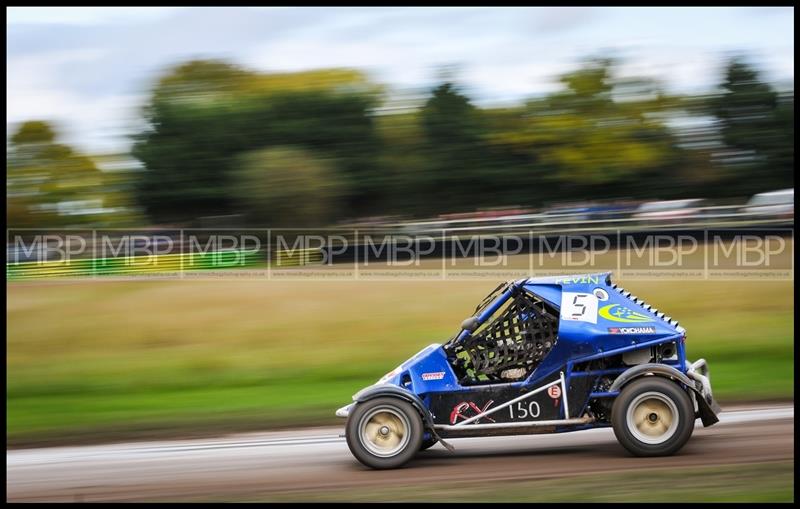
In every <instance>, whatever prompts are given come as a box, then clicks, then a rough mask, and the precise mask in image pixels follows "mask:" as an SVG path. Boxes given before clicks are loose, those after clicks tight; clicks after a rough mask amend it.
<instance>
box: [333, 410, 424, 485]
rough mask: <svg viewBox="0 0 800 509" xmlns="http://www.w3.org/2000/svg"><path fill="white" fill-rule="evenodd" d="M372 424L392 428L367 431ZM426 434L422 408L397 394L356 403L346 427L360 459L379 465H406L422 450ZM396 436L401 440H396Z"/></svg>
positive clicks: (380, 466) (382, 467)
mask: <svg viewBox="0 0 800 509" xmlns="http://www.w3.org/2000/svg"><path fill="white" fill-rule="evenodd" d="M368 424H369V426H370V427H372V428H374V427H376V426H380V427H381V428H384V427H385V428H390V429H389V430H388V431H387V432H386V434H385V435H383V434H379V433H380V432H379V431H377V430H376V431H375V432H374V433H367V429H368V428H367V425H368ZM401 428H403V429H401ZM379 429H380V428H379ZM422 435H423V427H422V418H421V417H420V415H419V412H417V410H416V409H415V408H414V407H413V406H412V405H411V404H410V403H408V402H406V401H403V400H402V399H399V398H393V397H382V398H375V399H370V400H367V401H365V402H363V403H358V404H356V406H355V407H354V408H353V410H352V411H351V412H350V415H349V416H348V418H347V425H346V428H345V437H346V439H347V446H348V447H349V448H350V452H352V453H353V456H355V457H356V459H357V460H358V461H360V462H361V463H363V464H364V465H366V466H368V467H370V468H375V469H389V468H398V467H400V466H402V465H404V464H405V463H406V462H407V461H408V460H410V459H411V458H413V457H414V455H415V454H416V453H417V452H418V451H419V450H420V447H421V446H422ZM368 436H372V437H374V439H370V438H367V437H368ZM395 440H397V441H398V442H399V443H397V444H395V443H394V442H395ZM365 442H366V443H365ZM381 452H382V454H381Z"/></svg>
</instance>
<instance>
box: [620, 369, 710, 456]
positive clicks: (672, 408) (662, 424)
mask: <svg viewBox="0 0 800 509" xmlns="http://www.w3.org/2000/svg"><path fill="white" fill-rule="evenodd" d="M694 420H695V415H694V407H693V405H692V400H691V398H690V397H689V394H687V393H686V391H685V390H684V389H683V388H681V387H680V386H679V385H678V384H677V383H675V382H671V381H669V380H667V379H665V378H660V377H655V376H648V377H645V378H642V379H639V380H636V381H634V382H631V384H630V385H628V386H626V387H625V388H624V389H623V390H622V393H620V395H619V396H617V399H616V401H614V405H613V407H612V409H611V424H612V426H613V427H614V434H615V435H616V437H617V440H619V443H620V444H622V446H623V447H625V449H627V450H628V451H629V452H631V453H632V454H634V455H636V456H667V455H670V454H674V453H675V452H677V451H678V450H679V449H680V448H681V447H683V446H684V444H686V442H687V441H688V440H689V437H690V436H691V435H692V431H693V430H694Z"/></svg>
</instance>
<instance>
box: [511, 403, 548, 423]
mask: <svg viewBox="0 0 800 509" xmlns="http://www.w3.org/2000/svg"><path fill="white" fill-rule="evenodd" d="M540 411H541V409H540V408H539V403H537V402H535V401H531V402H530V403H528V404H527V405H525V403H523V402H522V401H518V402H517V404H516V405H509V406H508V416H509V417H510V418H511V419H527V418H528V417H530V418H533V419H536V418H537V417H539V413H540Z"/></svg>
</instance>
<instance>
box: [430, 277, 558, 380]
mask: <svg viewBox="0 0 800 509" xmlns="http://www.w3.org/2000/svg"><path fill="white" fill-rule="evenodd" d="M474 320H475V321H474V329H473V330H467V329H462V330H461V331H460V332H459V333H457V334H456V335H454V336H453V337H452V338H451V339H450V340H449V341H448V342H447V343H446V344H445V345H444V350H445V352H446V354H447V359H448V361H449V363H450V365H451V366H452V367H453V371H454V372H455V373H456V375H457V377H458V378H459V383H461V384H462V385H478V384H489V383H498V382H509V381H515V380H521V379H524V378H527V377H528V376H529V375H530V374H531V373H532V372H533V371H534V370H535V369H536V367H537V366H538V365H539V364H540V363H541V361H542V360H543V359H544V358H545V356H547V354H548V353H549V352H550V350H552V348H553V346H554V345H555V343H556V341H557V339H558V325H559V313H558V310H557V309H556V308H555V307H553V306H552V305H550V304H549V303H547V302H546V301H544V300H543V299H541V298H540V297H538V296H537V295H535V294H534V293H532V292H530V291H528V290H527V289H525V288H524V287H523V286H522V284H521V282H513V281H510V282H506V283H502V284H500V285H499V286H498V287H497V288H495V289H494V290H493V291H492V292H491V293H489V295H488V296H487V297H486V298H485V299H484V300H483V301H482V302H481V303H480V304H479V305H478V306H477V307H476V308H475V315H474ZM465 323H466V322H465Z"/></svg>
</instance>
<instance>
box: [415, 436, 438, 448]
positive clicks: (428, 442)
mask: <svg viewBox="0 0 800 509" xmlns="http://www.w3.org/2000/svg"><path fill="white" fill-rule="evenodd" d="M438 443H439V439H438V438H433V437H431V438H424V439H423V440H422V445H420V446H419V450H420V451H425V450H427V449H430V448H431V447H433V446H434V445H436V444H438Z"/></svg>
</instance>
